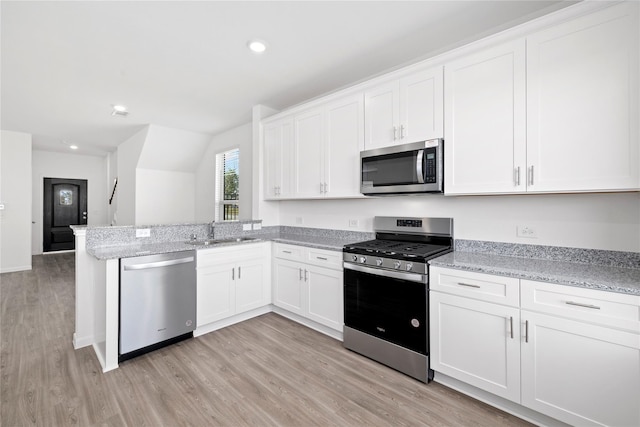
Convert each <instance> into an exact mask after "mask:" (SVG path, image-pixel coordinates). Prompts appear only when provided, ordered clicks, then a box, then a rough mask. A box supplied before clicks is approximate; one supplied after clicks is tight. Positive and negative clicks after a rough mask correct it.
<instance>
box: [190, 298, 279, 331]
mask: <svg viewBox="0 0 640 427" xmlns="http://www.w3.org/2000/svg"><path fill="white" fill-rule="evenodd" d="M270 312H271V307H270V306H268V305H265V306H264V307H259V308H256V309H253V310H250V311H247V312H244V313H240V314H236V315H235V316H231V317H228V318H226V319H222V320H220V321H218V322H213V323H207V324H206V325H202V326H198V327H197V328H196V330H195V331H193V336H194V337H199V336H201V335H204V334H208V333H209V332H213V331H217V330H218V329H222V328H226V327H227V326H231V325H235V324H236V323H240V322H243V321H245V320H249V319H252V318H254V317H257V316H261V315H263V314H266V313H270Z"/></svg>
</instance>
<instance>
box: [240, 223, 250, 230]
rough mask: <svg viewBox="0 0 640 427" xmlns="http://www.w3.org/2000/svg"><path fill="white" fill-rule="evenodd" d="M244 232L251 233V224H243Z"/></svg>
mask: <svg viewBox="0 0 640 427" xmlns="http://www.w3.org/2000/svg"><path fill="white" fill-rule="evenodd" d="M242 231H251V224H242Z"/></svg>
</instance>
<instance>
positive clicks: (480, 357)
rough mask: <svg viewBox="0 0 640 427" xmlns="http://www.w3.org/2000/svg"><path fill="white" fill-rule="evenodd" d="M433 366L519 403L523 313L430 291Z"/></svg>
mask: <svg viewBox="0 0 640 427" xmlns="http://www.w3.org/2000/svg"><path fill="white" fill-rule="evenodd" d="M430 296H431V302H430V304H431V312H432V314H431V325H430V327H431V368H432V369H433V370H435V371H436V372H442V373H443V374H446V375H449V376H451V377H454V378H457V379H459V380H461V381H464V382H466V383H468V384H471V385H473V386H476V387H479V388H481V389H483V390H486V391H489V392H491V393H493V394H496V395H498V396H500V397H504V398H505V399H509V400H512V401H514V402H519V401H520V334H519V331H518V324H519V320H520V310H519V309H517V308H513V307H505V306H501V305H498V304H492V303H487V302H483V301H478V300H475V299H471V298H463V297H458V296H454V295H447V294H444V293H440V292H431V295H430Z"/></svg>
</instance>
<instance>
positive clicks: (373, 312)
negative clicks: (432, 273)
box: [344, 269, 427, 354]
mask: <svg viewBox="0 0 640 427" xmlns="http://www.w3.org/2000/svg"><path fill="white" fill-rule="evenodd" d="M344 305H345V310H344V323H345V325H346V326H349V327H351V328H353V329H357V330H359V331H361V332H364V333H367V334H369V335H373V336H376V337H378V338H381V339H384V340H386V341H389V342H392V343H394V344H397V345H399V346H402V347H406V348H409V349H410V350H413V351H416V352H418V353H421V354H427V290H426V285H425V284H424V283H416V282H409V281H404V280H398V279H392V278H388V277H383V276H378V275H375V274H369V273H362V272H357V271H353V270H347V269H345V270H344Z"/></svg>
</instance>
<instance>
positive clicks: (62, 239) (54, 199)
mask: <svg viewBox="0 0 640 427" xmlns="http://www.w3.org/2000/svg"><path fill="white" fill-rule="evenodd" d="M43 207H44V209H43V210H44V218H43V221H42V223H43V226H42V236H43V241H42V250H43V252H53V251H68V250H73V249H75V238H74V236H73V230H71V228H69V226H70V225H86V224H87V180H86V179H64V178H44V201H43Z"/></svg>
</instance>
